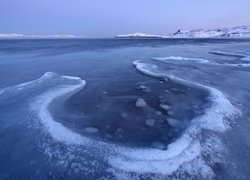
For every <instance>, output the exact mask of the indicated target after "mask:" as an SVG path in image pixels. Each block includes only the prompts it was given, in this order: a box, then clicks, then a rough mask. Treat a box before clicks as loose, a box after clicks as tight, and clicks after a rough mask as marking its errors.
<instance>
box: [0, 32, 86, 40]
mask: <svg viewBox="0 0 250 180" xmlns="http://www.w3.org/2000/svg"><path fill="white" fill-rule="evenodd" d="M70 38H83V36H76V35H72V34H55V35H25V34H17V33H9V34H8V33H0V39H70Z"/></svg>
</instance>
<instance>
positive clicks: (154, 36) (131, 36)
mask: <svg viewBox="0 0 250 180" xmlns="http://www.w3.org/2000/svg"><path fill="white" fill-rule="evenodd" d="M115 37H116V38H164V37H165V36H160V35H152V34H144V33H131V34H122V35H117V36H115Z"/></svg>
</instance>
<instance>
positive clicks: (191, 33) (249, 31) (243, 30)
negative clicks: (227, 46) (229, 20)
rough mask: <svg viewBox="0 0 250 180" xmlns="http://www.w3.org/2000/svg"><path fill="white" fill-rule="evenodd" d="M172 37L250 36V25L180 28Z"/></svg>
mask: <svg viewBox="0 0 250 180" xmlns="http://www.w3.org/2000/svg"><path fill="white" fill-rule="evenodd" d="M170 37H172V38H250V26H238V27H234V28H219V29H212V30H206V29H197V30H178V31H177V32H175V33H174V34H172V35H170Z"/></svg>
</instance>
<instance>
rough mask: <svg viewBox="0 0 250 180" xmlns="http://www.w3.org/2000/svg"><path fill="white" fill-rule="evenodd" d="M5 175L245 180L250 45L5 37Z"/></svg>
mask: <svg viewBox="0 0 250 180" xmlns="http://www.w3.org/2000/svg"><path fill="white" fill-rule="evenodd" d="M0 147H1V148H0V179H24V180H27V179H66V180H68V179H250V171H249V169H250V40H248V39H245V40H244V39H238V40H237V39H231V40H230V39H227V40H226V39H73V40H71V39H67V40H0Z"/></svg>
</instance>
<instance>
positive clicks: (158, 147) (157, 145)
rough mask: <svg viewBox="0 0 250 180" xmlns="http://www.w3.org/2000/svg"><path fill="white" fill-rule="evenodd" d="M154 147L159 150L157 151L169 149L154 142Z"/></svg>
mask: <svg viewBox="0 0 250 180" xmlns="http://www.w3.org/2000/svg"><path fill="white" fill-rule="evenodd" d="M151 145H152V147H154V148H157V149H161V150H165V149H166V148H167V147H166V146H165V144H163V143H161V142H152V144H151Z"/></svg>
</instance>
